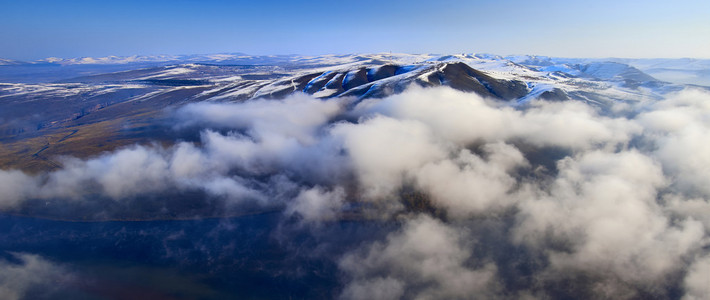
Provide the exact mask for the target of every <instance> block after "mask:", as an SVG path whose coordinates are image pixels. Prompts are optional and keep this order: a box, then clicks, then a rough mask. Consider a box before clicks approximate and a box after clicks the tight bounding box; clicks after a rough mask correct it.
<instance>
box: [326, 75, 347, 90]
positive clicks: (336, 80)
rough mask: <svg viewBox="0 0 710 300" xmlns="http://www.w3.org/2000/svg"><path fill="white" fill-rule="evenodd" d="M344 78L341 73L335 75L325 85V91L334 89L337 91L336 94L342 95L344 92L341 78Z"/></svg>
mask: <svg viewBox="0 0 710 300" xmlns="http://www.w3.org/2000/svg"><path fill="white" fill-rule="evenodd" d="M344 77H345V74H343V73H337V74H335V76H334V77H333V78H332V79H331V80H330V81H328V83H326V84H325V88H326V89H334V90H337V91H338V93H342V92H343V91H345V90H344V89H343V78H344Z"/></svg>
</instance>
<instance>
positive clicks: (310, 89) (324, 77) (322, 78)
mask: <svg viewBox="0 0 710 300" xmlns="http://www.w3.org/2000/svg"><path fill="white" fill-rule="evenodd" d="M337 74H338V73H335V72H330V71H329V72H325V73H322V74H320V75H318V76H317V77H315V78H313V79H312V80H311V81H310V82H308V84H307V85H306V87H305V88H304V89H303V92H305V93H308V94H314V93H315V92H317V91H320V90H321V89H322V88H323V87H325V85H326V84H327V83H328V82H329V81H330V80H331V79H333V77H335V75H337Z"/></svg>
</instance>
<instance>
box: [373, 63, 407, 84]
mask: <svg viewBox="0 0 710 300" xmlns="http://www.w3.org/2000/svg"><path fill="white" fill-rule="evenodd" d="M399 69H400V67H399V66H396V65H384V66H381V67H379V68H376V69H369V70H368V72H367V80H368V81H370V82H373V81H377V80H380V79H385V78H387V77H392V76H394V75H395V74H396V73H397V70H399Z"/></svg>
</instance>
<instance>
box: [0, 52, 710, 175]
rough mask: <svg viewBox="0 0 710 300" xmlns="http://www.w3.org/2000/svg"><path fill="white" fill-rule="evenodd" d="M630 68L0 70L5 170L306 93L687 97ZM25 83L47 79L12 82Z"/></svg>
mask: <svg viewBox="0 0 710 300" xmlns="http://www.w3.org/2000/svg"><path fill="white" fill-rule="evenodd" d="M3 62H5V60H3ZM627 62H628V63H625V61H623V60H613V61H612V60H609V61H599V60H590V59H560V58H550V57H539V56H515V57H501V56H496V55H488V54H459V55H443V56H442V55H428V54H427V55H413V54H361V55H323V56H296V55H290V56H289V55H283V56H249V55H243V54H218V55H193V56H131V57H116V56H111V57H105V58H100V59H94V58H80V59H47V60H44V61H42V62H41V63H40V62H33V63H31V64H21V63H19V62H18V63H14V64H13V65H5V66H1V67H0V79H2V81H5V82H6V83H0V108H1V109H0V120H3V122H2V123H0V141H2V143H3V145H2V147H0V154H2V157H3V158H2V159H0V167H3V168H7V167H14V168H20V169H25V170H45V169H51V168H54V167H56V165H57V163H56V162H54V161H52V159H51V158H52V157H57V156H61V155H72V156H80V157H85V156H89V155H94V154H96V153H99V152H101V151H107V150H112V149H115V148H116V147H120V146H123V145H129V144H133V143H141V142H146V141H149V140H163V141H164V142H166V143H170V142H172V141H173V140H174V139H173V138H174V137H173V136H172V135H173V134H174V133H173V131H171V130H170V128H169V126H165V125H164V123H166V122H167V121H165V120H166V118H168V116H166V114H165V112H166V110H169V109H172V108H176V107H179V106H181V105H184V104H187V103H194V102H202V101H208V102H240V101H246V100H249V99H256V98H267V99H280V98H284V97H286V96H288V95H290V94H293V93H296V92H299V93H305V94H309V95H312V96H314V97H316V98H321V99H329V98H342V97H350V98H352V99H354V102H353V104H355V103H357V102H358V101H360V100H362V99H368V98H382V97H386V96H389V95H393V94H397V93H400V92H402V91H404V90H405V89H406V88H407V87H409V86H411V85H418V86H422V87H436V86H448V87H451V88H454V89H457V90H460V91H465V92H471V93H476V94H479V95H481V96H484V97H486V98H489V99H494V100H497V101H500V102H501V103H506V104H507V105H512V106H516V105H525V103H527V102H528V101H530V100H533V99H538V98H540V99H546V100H558V101H561V100H569V99H575V100H577V101H584V102H587V103H590V104H593V105H595V106H598V107H600V108H602V109H607V108H609V107H611V106H612V105H613V104H614V103H617V102H619V101H638V100H639V95H643V97H644V98H647V99H660V98H662V97H663V95H664V94H666V93H668V92H672V91H677V90H680V89H683V88H684V86H683V85H680V84H674V83H669V82H664V81H661V80H658V79H656V78H655V77H653V76H651V75H649V74H647V73H645V72H644V71H643V70H642V69H640V68H637V67H634V66H632V65H631V63H632V62H636V61H630V62H629V61H627ZM9 63H10V62H8V64H9ZM667 63H668V62H667ZM639 64H640V63H639ZM661 65H662V64H661V63H660V62H657V63H653V64H651V63H649V62H646V65H644V66H651V67H653V68H658V67H659V66H661ZM672 65H673V66H679V64H672ZM700 69H702V67H701V68H700ZM23 72H25V73H23ZM23 74H24V75H23ZM33 74H35V75H33ZM23 76H24V77H23ZM25 77H31V78H33V79H35V80H37V78H40V79H42V78H44V80H43V81H42V82H31V83H23V82H22V80H17V81H13V80H8V79H12V78H20V79H22V78H25Z"/></svg>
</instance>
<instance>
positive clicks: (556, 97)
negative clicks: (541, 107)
mask: <svg viewBox="0 0 710 300" xmlns="http://www.w3.org/2000/svg"><path fill="white" fill-rule="evenodd" d="M539 98H540V99H542V100H548V101H564V100H569V99H570V98H569V95H567V93H565V91H563V90H561V89H558V88H554V89H552V90H550V91H545V92H543V93H542V94H540V96H539Z"/></svg>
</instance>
